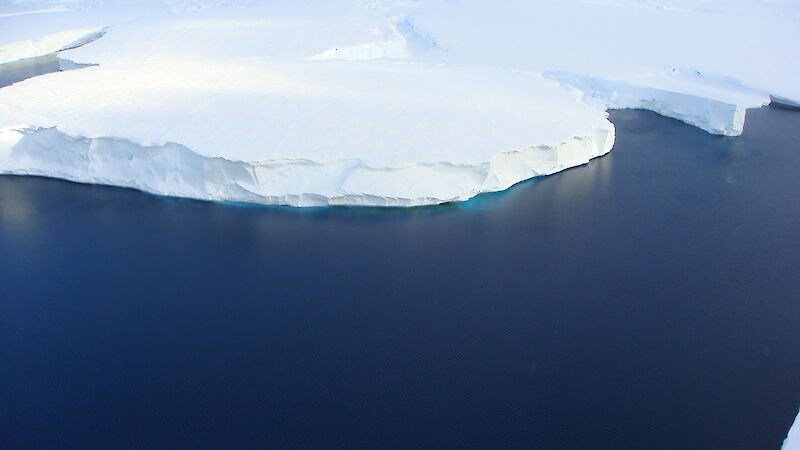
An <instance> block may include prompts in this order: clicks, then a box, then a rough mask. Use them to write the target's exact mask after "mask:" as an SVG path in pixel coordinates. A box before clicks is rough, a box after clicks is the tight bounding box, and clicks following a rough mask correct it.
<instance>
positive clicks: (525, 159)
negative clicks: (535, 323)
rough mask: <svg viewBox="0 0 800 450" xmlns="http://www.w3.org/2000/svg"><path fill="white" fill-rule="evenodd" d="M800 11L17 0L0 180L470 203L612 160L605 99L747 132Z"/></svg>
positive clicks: (792, 68) (787, 91)
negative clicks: (23, 177) (38, 178)
mask: <svg viewBox="0 0 800 450" xmlns="http://www.w3.org/2000/svg"><path fill="white" fill-rule="evenodd" d="M797 23H800V0H783V1H779V0H772V1H769V0H760V1H758V0H752V1H745V0H732V1H723V0H703V1H696V0H646V1H645V0H594V1H590V0H539V1H522V0H507V1H504V2H485V1H477V0H460V1H457V2H453V1H448V0H429V1H414V0H409V1H400V0H395V1H392V0H332V1H321V0H301V1H297V2H280V1H256V0H214V1H211V0H208V1H206V0H183V1H182V0H139V1H134V0H118V1H112V0H71V1H57V0H16V1H13V2H7V3H2V4H0V86H3V84H4V83H5V84H8V83H13V84H11V85H9V86H5V87H2V88H0V173H8V174H30V175H42V176H50V177H58V178H63V179H68V180H73V181H78V182H86V183H99V184H110V185H116V186H124V187H132V188H136V189H141V190H144V191H148V192H152V193H156V194H162V195H169V196H179V197H189V198H196V199H205V200H227V201H241V202H253V203H262V204H280V205H292V206H324V205H371V206H417V205H430V204H438V203H444V202H452V201H460V200H466V199H469V198H471V197H473V196H475V195H477V194H480V193H483V192H492V191H500V190H504V189H506V188H508V187H509V186H512V185H513V184H515V183H518V182H520V181H523V180H526V179H529V178H532V177H536V176H541V175H548V174H552V173H555V172H558V171H561V170H564V169H567V168H570V167H574V166H577V165H581V164H585V163H587V162H589V160H591V159H592V158H595V157H598V156H601V155H603V154H605V153H607V152H608V151H610V150H611V147H612V146H613V143H614V127H613V125H612V124H611V123H610V122H609V121H608V120H607V118H606V117H607V110H608V109H616V108H644V109H650V110H652V111H655V112H657V113H659V114H662V115H665V116H668V117H672V118H675V119H678V120H681V121H684V122H686V123H688V124H691V125H694V126H696V127H699V128H701V129H703V130H706V131H707V132H709V133H713V134H719V135H725V136H737V135H739V134H741V133H742V130H743V129H744V127H745V126H746V125H745V118H746V111H747V109H749V108H757V107H760V106H763V105H765V104H767V103H769V102H770V101H771V100H773V101H774V100H775V99H779V100H780V101H781V102H783V103H787V104H795V105H796V104H800V83H797V75H796V74H797V73H800V58H796V57H794V55H797V54H798V52H797V50H798V48H797V47H798V42H800V31H798V29H799V28H800V27H797V26H796V24H797ZM29 66H30V67H33V66H36V67H51V69H50V71H52V73H45V74H42V72H46V71H47V70H40V71H38V72H37V71H31V72H30V74H28V75H23V76H20V75H19V74H20V73H23V74H26V73H28V72H25V70H26V69H24V68H25V67H29ZM20 67H22V68H23V69H20ZM65 69H74V70H65ZM25 76H29V77H30V78H27V79H24V80H22V78H25ZM4 80H5V82H4Z"/></svg>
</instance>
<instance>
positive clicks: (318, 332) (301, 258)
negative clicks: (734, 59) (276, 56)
mask: <svg viewBox="0 0 800 450" xmlns="http://www.w3.org/2000/svg"><path fill="white" fill-rule="evenodd" d="M612 119H613V121H614V122H615V123H616V125H617V127H618V142H617V145H616V147H615V149H614V151H613V152H612V153H611V154H610V155H608V156H606V157H604V158H601V159H599V160H596V161H593V162H592V163H591V164H589V165H587V166H585V167H580V168H576V169H573V170H569V171H567V172H564V173H561V174H557V175H554V176H550V177H546V178H544V179H540V180H536V181H534V182H528V183H524V184H522V185H520V186H517V187H516V188H514V189H512V190H511V191H510V192H507V193H504V194H500V195H492V196H488V197H483V198H481V199H479V200H478V201H473V202H471V203H470V204H468V205H466V206H443V207H437V208H423V209H416V210H390V211H378V210H353V209H332V210H325V209H322V210H315V211H307V210H306V211H297V210H291V209H284V208H263V207H237V206H230V205H220V204H211V203H203V202H194V201H176V200H165V199H162V198H158V197H153V196H149V195H146V194H142V193H139V192H136V191H131V190H124V189H116V188H109V187H100V186H86V185H77V184H71V183H67V182H62V181H57V180H48V179H41V178H28V177H11V176H3V177H0V381H1V383H0V408H1V409H0V412H1V414H2V416H0V423H1V424H2V428H1V429H0V439H2V440H1V441H0V447H3V448H10V449H22V448H80V449H88V448H120V449H121V448H157V447H160V448H200V447H215V448H223V447H231V448H255V447H275V448H289V447H292V448H337V447H338V448H453V447H476V448H538V449H614V450H619V449H640V448H648V449H725V450H730V449H758V450H760V449H777V448H779V447H780V445H781V442H782V440H783V438H784V436H785V434H786V431H787V430H788V429H789V426H790V424H791V422H792V420H793V418H794V416H795V414H796V413H797V408H798V406H800V114H798V113H797V112H795V111H788V110H781V109H777V108H772V109H763V110H759V111H754V112H751V113H750V114H749V115H748V124H747V129H746V132H745V135H744V136H742V137H740V138H722V137H717V136H711V135H708V134H706V133H704V132H703V131H700V130H698V129H695V128H693V127H690V126H687V125H684V124H681V123H679V122H677V121H674V120H670V119H666V118H663V117H659V116H657V115H655V114H652V113H649V112H642V111H620V112H615V113H613V114H612Z"/></svg>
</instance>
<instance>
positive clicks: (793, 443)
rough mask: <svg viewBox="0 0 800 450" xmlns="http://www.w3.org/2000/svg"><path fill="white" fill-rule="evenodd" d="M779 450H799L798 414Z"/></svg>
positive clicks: (799, 419)
mask: <svg viewBox="0 0 800 450" xmlns="http://www.w3.org/2000/svg"><path fill="white" fill-rule="evenodd" d="M781 450H800V412H798V413H797V417H795V419H794V423H793V424H792V427H791V428H790V429H789V433H788V434H787V435H786V439H785V440H784V441H783V446H782V447H781Z"/></svg>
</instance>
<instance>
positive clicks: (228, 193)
mask: <svg viewBox="0 0 800 450" xmlns="http://www.w3.org/2000/svg"><path fill="white" fill-rule="evenodd" d="M613 143H614V130H613V127H611V128H610V129H606V130H598V131H597V132H596V133H595V134H594V135H590V136H576V137H574V138H573V139H570V140H569V141H567V142H564V143H562V144H560V145H555V146H546V145H542V146H534V147H530V148H527V149H524V150H520V151H514V152H504V153H499V154H497V155H496V156H495V157H493V158H492V159H491V160H490V161H487V162H485V163H481V164H473V165H468V164H464V165H454V164H451V163H447V162H438V163H420V164H417V165H411V166H407V167H394V168H390V167H383V168H381V167H370V166H368V165H366V164H364V163H363V162H362V161H360V160H343V161H336V162H331V163H327V164H323V163H316V162H314V161H309V160H273V161H261V162H243V161H230V160H226V159H223V158H218V157H217V158H212V157H205V156H201V155H199V154H197V153H196V152H194V151H192V150H190V149H188V148H187V147H185V146H183V145H180V144H176V143H168V144H166V145H163V146H155V147H146V146H141V145H138V144H134V143H132V142H129V141H125V140H120V139H112V138H93V139H89V138H82V137H72V136H69V135H67V134H64V133H61V132H60V131H58V130H57V129H55V128H47V129H27V130H18V129H4V130H0V173H6V174H17V175H39V176H47V177H55V178H62V179H66V180H70V181H75V182H81V183H92V184H105V185H113V186H120V187H128V188H134V189H138V190H142V191H145V192H150V193H154V194H159V195H166V196H173V197H184V198H193V199H199V200H212V201H234V202H248V203H258V204H265V205H288V206H329V205H342V206H401V207H410V206H423V205H435V204H441V203H447V202H453V201H462V200H467V199H469V198H471V197H474V196H475V195H478V194H481V193H484V192H496V191H501V190H505V189H507V188H509V187H511V186H512V185H514V184H516V183H518V182H520V181H523V180H526V179H529V178H532V177H536V176H542V175H549V174H552V173H555V172H558V171H561V170H564V169H567V168H570V167H574V166H578V165H581V164H585V163H587V162H589V160H591V159H592V158H595V157H597V156H601V155H603V154H605V153H607V152H608V151H609V150H611V147H612V145H613Z"/></svg>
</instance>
